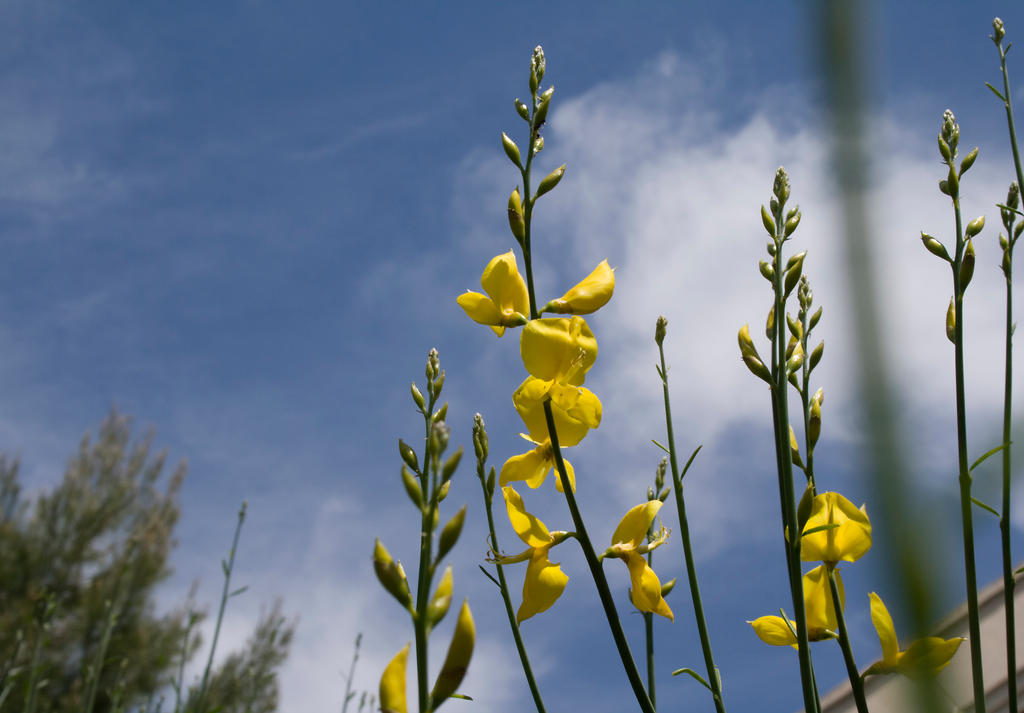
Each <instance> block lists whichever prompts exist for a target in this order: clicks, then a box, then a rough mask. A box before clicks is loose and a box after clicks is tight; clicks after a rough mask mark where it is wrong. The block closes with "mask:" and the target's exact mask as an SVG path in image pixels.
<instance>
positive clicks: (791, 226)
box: [785, 211, 802, 238]
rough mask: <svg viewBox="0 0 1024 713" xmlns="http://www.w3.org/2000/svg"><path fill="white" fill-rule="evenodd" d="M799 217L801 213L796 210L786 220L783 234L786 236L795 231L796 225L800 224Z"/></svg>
mask: <svg viewBox="0 0 1024 713" xmlns="http://www.w3.org/2000/svg"><path fill="white" fill-rule="evenodd" d="M801 217H802V214H801V213H800V211H797V212H796V214H795V215H794V216H793V217H792V218H789V219H788V220H787V221H786V229H785V236H786V237H787V238H788V237H789V236H790V235H792V234H793V231H795V230H796V228H797V226H798V225H800V218H801Z"/></svg>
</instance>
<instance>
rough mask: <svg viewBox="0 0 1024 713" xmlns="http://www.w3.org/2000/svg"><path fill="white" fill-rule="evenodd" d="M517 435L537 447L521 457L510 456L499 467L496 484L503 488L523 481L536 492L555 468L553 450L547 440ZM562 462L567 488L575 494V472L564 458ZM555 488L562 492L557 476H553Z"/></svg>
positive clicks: (560, 482) (560, 481)
mask: <svg viewBox="0 0 1024 713" xmlns="http://www.w3.org/2000/svg"><path fill="white" fill-rule="evenodd" d="M519 435H520V436H522V437H523V438H525V439H526V440H528V441H530V443H534V444H536V446H537V447H536V448H534V449H533V450H532V451H527V452H526V453H523V454H521V455H518V456H512V457H511V458H509V459H508V460H507V461H505V464H504V465H503V466H501V474H500V475H499V477H498V482H499V484H500V485H502V486H504V485H506V484H507V483H509V482H511V481H513V480H524V481H526V484H527V485H529V486H530V487H531V488H533V489H534V490H536V489H537V488H539V487H540V486H541V485H542V484H543V483H544V481H545V480H546V479H547V477H548V473H550V472H551V471H552V470H553V469H554V467H555V453H554V449H552V448H551V441H549V440H547V439H544V440H543V441H534V440H533V439H531V438H529V437H528V436H526V435H524V434H522V433H521V434H519ZM562 462H563V463H565V474H566V475H568V476H569V487H571V488H572V491H573V492H574V493H575V492H576V471H575V470H573V467H572V463H570V462H569V461H567V460H566V459H565V458H563V459H562ZM555 488H556V489H557V490H558V492H560V493H561V492H564V491H563V490H562V479H561V478H560V477H558V475H557V474H556V475H555Z"/></svg>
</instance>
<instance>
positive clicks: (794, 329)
mask: <svg viewBox="0 0 1024 713" xmlns="http://www.w3.org/2000/svg"><path fill="white" fill-rule="evenodd" d="M786 326H787V327H789V333H790V334H791V335H793V338H794V339H800V337H802V336H803V335H804V328H803V326H801V324H800V323H799V322H797V321H796V320H795V319H793V316H792V315H789V314H787V315H786Z"/></svg>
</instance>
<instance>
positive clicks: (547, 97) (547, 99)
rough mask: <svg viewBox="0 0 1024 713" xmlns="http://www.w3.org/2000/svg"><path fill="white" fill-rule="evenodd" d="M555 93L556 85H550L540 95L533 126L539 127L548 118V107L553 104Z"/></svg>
mask: <svg viewBox="0 0 1024 713" xmlns="http://www.w3.org/2000/svg"><path fill="white" fill-rule="evenodd" d="M554 93H555V88H554V87H548V88H547V89H545V90H544V93H543V94H541V95H540V103H539V104H537V111H535V112H534V113H533V127H534V129H539V128H540V127H541V126H543V125H544V122H545V121H547V118H548V107H549V106H551V95H552V94H554Z"/></svg>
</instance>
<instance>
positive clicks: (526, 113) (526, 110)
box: [516, 97, 530, 121]
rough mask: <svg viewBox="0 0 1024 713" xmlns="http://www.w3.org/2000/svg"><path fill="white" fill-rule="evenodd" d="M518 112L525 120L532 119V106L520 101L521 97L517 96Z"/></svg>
mask: <svg viewBox="0 0 1024 713" xmlns="http://www.w3.org/2000/svg"><path fill="white" fill-rule="evenodd" d="M516 113H517V114H519V116H520V117H522V118H523V119H524V120H526V121H529V120H530V107H528V106H526V104H524V103H523V102H521V101H519V97H516Z"/></svg>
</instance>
